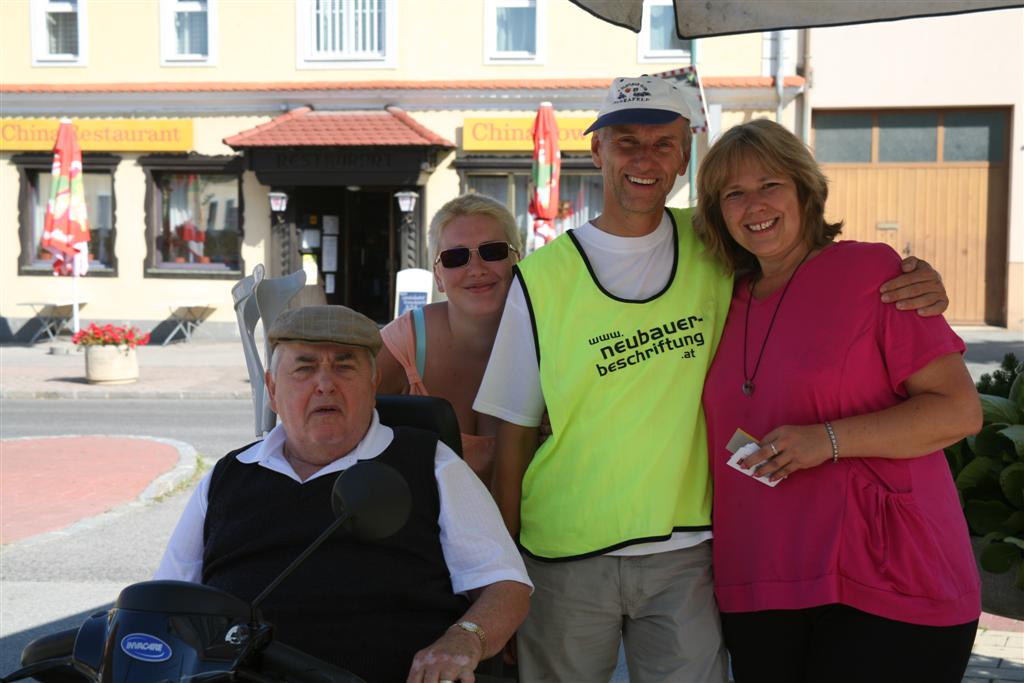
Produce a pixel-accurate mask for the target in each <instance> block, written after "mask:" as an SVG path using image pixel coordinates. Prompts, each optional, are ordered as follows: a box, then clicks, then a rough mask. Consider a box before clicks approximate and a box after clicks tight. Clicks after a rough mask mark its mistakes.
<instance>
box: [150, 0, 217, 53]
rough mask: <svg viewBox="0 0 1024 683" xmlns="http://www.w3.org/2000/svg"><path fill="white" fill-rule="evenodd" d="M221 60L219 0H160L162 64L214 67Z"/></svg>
mask: <svg viewBox="0 0 1024 683" xmlns="http://www.w3.org/2000/svg"><path fill="white" fill-rule="evenodd" d="M216 61H217V0H160V63H161V64H162V65H164V66H198V65H210V66H213V65H214V64H216Z"/></svg>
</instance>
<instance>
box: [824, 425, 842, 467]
mask: <svg viewBox="0 0 1024 683" xmlns="http://www.w3.org/2000/svg"><path fill="white" fill-rule="evenodd" d="M825 432H826V433H827V434H828V440H829V441H831V442H832V462H833V463H837V462H839V442H838V441H836V433H835V430H833V429H832V423H831V422H826V423H825Z"/></svg>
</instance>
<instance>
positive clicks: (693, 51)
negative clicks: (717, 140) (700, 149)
mask: <svg viewBox="0 0 1024 683" xmlns="http://www.w3.org/2000/svg"><path fill="white" fill-rule="evenodd" d="M697 43H698V41H697V39H696V38H694V39H693V40H691V41H690V64H692V65H693V66H697ZM697 73H700V71H699V69H698V71H697ZM704 106H705V107H708V106H709V105H708V103H707V102H705V103H704ZM687 180H688V181H689V183H690V207H691V208H692V207H694V206H697V136H696V135H693V136H691V140H690V168H689V173H688V177H687Z"/></svg>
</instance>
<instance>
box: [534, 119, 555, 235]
mask: <svg viewBox="0 0 1024 683" xmlns="http://www.w3.org/2000/svg"><path fill="white" fill-rule="evenodd" d="M561 170H562V153H561V152H560V151H559V150H558V124H557V123H556V122H555V110H554V108H553V107H552V106H551V103H550V102H541V104H540V109H539V110H538V111H537V118H536V119H534V121H533V195H532V196H531V197H530V215H531V216H533V246H534V248H536V247H540V246H543V245H545V244H547V243H548V242H550V241H551V240H553V239H555V237H556V236H557V234H558V233H557V232H556V231H555V226H554V220H555V217H556V216H558V176H559V173H561Z"/></svg>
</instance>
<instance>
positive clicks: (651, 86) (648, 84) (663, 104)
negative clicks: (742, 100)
mask: <svg viewBox="0 0 1024 683" xmlns="http://www.w3.org/2000/svg"><path fill="white" fill-rule="evenodd" d="M680 116H681V117H683V118H684V119H687V120H688V121H689V122H690V127H691V128H697V127H700V126H703V125H704V114H703V110H702V108H701V105H700V92H699V91H698V90H697V89H696V88H691V87H688V86H685V85H677V84H676V82H675V81H673V80H670V79H667V78H661V77H658V76H638V77H636V78H616V79H615V80H614V81H612V85H611V87H610V88H609V89H608V94H607V95H605V98H604V102H603V103H602V104H601V109H600V111H599V112H598V113H597V120H596V121H594V122H593V123H592V124H590V128H587V130H585V131H584V132H583V134H584V135H586V134H588V133H591V132H593V131H595V130H597V129H598V128H604V127H605V126H615V125H622V124H631V123H640V124H661V123H671V122H672V121H675V120H676V119H677V118H679V117H680Z"/></svg>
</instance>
